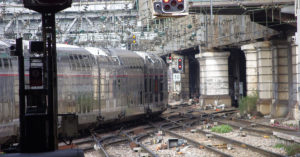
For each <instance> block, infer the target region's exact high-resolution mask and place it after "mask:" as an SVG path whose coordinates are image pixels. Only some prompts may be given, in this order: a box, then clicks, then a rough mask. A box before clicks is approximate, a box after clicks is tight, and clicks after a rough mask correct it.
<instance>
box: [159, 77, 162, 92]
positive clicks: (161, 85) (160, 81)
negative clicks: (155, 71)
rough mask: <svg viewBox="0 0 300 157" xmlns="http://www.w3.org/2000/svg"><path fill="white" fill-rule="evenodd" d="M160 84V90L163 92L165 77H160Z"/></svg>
mask: <svg viewBox="0 0 300 157" xmlns="http://www.w3.org/2000/svg"><path fill="white" fill-rule="evenodd" d="M159 82H160V85H159V87H160V92H162V91H163V78H160V81H159Z"/></svg>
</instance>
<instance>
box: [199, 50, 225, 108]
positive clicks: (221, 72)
mask: <svg viewBox="0 0 300 157" xmlns="http://www.w3.org/2000/svg"><path fill="white" fill-rule="evenodd" d="M229 55H230V53H229V52H204V53H201V54H198V55H196V56H195V57H196V58H197V59H198V61H199V63H200V93H201V96H200V101H202V102H203V103H204V105H207V104H212V105H219V104H225V105H226V106H231V98H230V96H229V82H228V57H229Z"/></svg>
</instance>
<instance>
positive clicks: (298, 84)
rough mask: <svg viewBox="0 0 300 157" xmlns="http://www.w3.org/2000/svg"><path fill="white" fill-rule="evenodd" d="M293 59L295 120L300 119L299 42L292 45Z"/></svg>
mask: <svg viewBox="0 0 300 157" xmlns="http://www.w3.org/2000/svg"><path fill="white" fill-rule="evenodd" d="M291 46H292V56H293V57H292V60H293V85H294V86H293V88H294V96H293V100H294V101H295V107H294V109H293V115H294V118H295V120H298V121H299V120H300V104H299V102H300V53H299V49H298V46H297V44H295V43H293V44H292V45H291Z"/></svg>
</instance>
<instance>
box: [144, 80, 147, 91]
mask: <svg viewBox="0 0 300 157" xmlns="http://www.w3.org/2000/svg"><path fill="white" fill-rule="evenodd" d="M144 84H145V92H147V79H145V82H144Z"/></svg>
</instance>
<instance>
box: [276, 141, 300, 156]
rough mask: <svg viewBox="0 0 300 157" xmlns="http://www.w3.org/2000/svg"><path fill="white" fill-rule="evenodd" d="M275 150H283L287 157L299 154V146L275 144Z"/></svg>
mask: <svg viewBox="0 0 300 157" xmlns="http://www.w3.org/2000/svg"><path fill="white" fill-rule="evenodd" d="M274 147H275V148H284V150H285V152H286V153H287V155H288V156H292V155H296V154H298V153H300V144H291V145H285V144H282V143H277V144H276V145H275V146H274Z"/></svg>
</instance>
